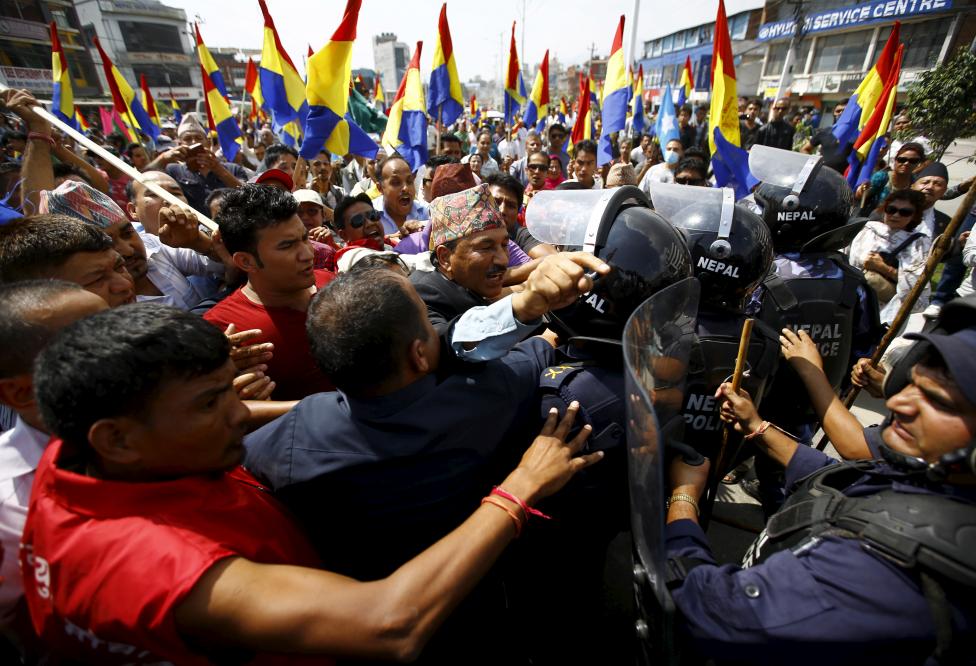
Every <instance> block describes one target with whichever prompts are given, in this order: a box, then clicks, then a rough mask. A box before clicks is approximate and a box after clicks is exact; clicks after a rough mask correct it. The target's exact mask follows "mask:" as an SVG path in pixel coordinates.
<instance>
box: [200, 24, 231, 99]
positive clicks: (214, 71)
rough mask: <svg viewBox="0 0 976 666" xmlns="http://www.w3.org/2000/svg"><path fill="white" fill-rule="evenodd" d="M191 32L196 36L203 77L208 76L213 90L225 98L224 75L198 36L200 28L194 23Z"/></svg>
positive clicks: (201, 38)
mask: <svg viewBox="0 0 976 666" xmlns="http://www.w3.org/2000/svg"><path fill="white" fill-rule="evenodd" d="M193 31H194V32H195V33H196V36H197V56H198V57H199V58H200V67H201V68H202V69H203V74H204V76H209V77H210V81H211V82H212V83H213V85H214V88H216V89H217V91H218V92H219V93H220V94H221V95H223V96H224V98H225V99H226V98H227V86H226V85H225V84H224V75H223V74H222V73H221V71H220V67H218V66H217V63H216V62H215V61H214V59H213V56H212V55H210V49H208V48H207V45H206V44H204V43H203V37H201V36H200V26H199V25H197V24H196V23H194V24H193Z"/></svg>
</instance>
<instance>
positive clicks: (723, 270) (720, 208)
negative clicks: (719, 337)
mask: <svg viewBox="0 0 976 666" xmlns="http://www.w3.org/2000/svg"><path fill="white" fill-rule="evenodd" d="M651 199H652V202H653V204H654V209H655V210H656V211H657V212H659V213H661V214H663V215H664V216H665V217H667V219H668V220H670V221H671V224H672V225H674V226H675V227H677V228H678V229H680V230H681V231H682V232H684V235H685V237H686V240H687V243H688V248H689V250H691V261H692V266H693V267H694V271H695V277H697V278H698V280H699V282H701V291H702V296H701V299H702V302H703V303H711V304H713V305H718V306H720V307H724V308H729V309H733V310H741V309H742V307H743V306H744V305H745V300H746V298H748V296H749V295H750V294H751V293H752V291H753V290H754V289H755V288H756V285H758V284H759V282H760V281H761V280H762V279H763V278H764V277H765V276H766V274H767V272H768V271H769V266H770V264H771V263H772V262H773V245H772V241H771V239H770V237H769V230H768V229H767V228H766V224H765V223H764V222H763V220H762V218H761V217H759V216H758V215H756V214H755V213H753V212H752V211H750V210H749V209H748V208H746V207H745V206H743V205H736V204H735V195H734V193H733V191H732V190H731V189H728V188H721V189H714V188H710V189H704V188H697V187H687V186H683V185H670V184H665V183H652V184H651Z"/></svg>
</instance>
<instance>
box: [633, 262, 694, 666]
mask: <svg viewBox="0 0 976 666" xmlns="http://www.w3.org/2000/svg"><path fill="white" fill-rule="evenodd" d="M699 293H700V286H699V283H698V281H697V280H696V279H694V278H688V279H685V280H682V281H681V282H678V283H676V284H674V285H672V286H670V287H668V288H666V289H663V290H661V291H659V292H658V293H656V294H655V295H654V296H652V297H650V298H649V299H647V300H646V301H644V303H643V304H642V305H641V306H640V307H639V308H637V310H635V311H634V313H633V315H631V317H630V319H629V320H628V321H627V325H626V327H625V328H624V334H623V352H624V363H625V367H626V369H625V375H626V377H625V380H626V382H625V387H626V388H625V390H626V398H627V424H628V427H627V449H628V456H627V468H628V477H629V483H630V502H631V529H632V533H633V539H634V558H635V567H634V588H635V594H636V602H637V608H638V613H639V618H638V620H637V626H636V630H637V635H638V637H639V639H640V640H641V648H642V650H641V652H642V653H643V658H644V663H649V664H669V663H675V662H676V659H677V655H676V648H675V645H674V638H673V636H674V632H673V617H674V605H673V603H672V601H671V597H670V594H669V593H668V590H667V588H666V586H665V573H666V560H665V550H664V519H665V507H664V504H665V498H666V492H667V490H666V489H667V485H666V474H667V470H666V468H665V460H669V459H670V456H668V455H667V449H668V447H669V446H670V445H671V444H672V443H675V442H680V441H681V438H682V432H683V426H684V419H683V417H682V414H681V409H682V406H683V403H684V386H685V381H686V378H687V375H688V364H689V359H690V356H691V353H692V349H693V348H694V346H695V343H696V338H695V317H696V314H697V311H698V299H699Z"/></svg>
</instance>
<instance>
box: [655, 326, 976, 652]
mask: <svg viewBox="0 0 976 666" xmlns="http://www.w3.org/2000/svg"><path fill="white" fill-rule="evenodd" d="M972 324H976V322H971V326H970V327H969V328H965V329H961V330H957V331H955V332H953V333H948V334H946V333H923V334H909V336H908V337H912V338H915V339H918V340H919V341H920V342H919V343H918V344H919V345H921V347H920V348H919V349H918V351H919V352H920V353H919V354H910V355H908V356H906V360H905V362H907V363H909V364H910V366H911V367H910V369H907V370H906V368H901V371H900V372H894V373H892V377H896V376H897V377H902V378H903V381H904V384H903V385H901V386H893V385H890V384H886V394H888V395H889V398H888V402H887V405H888V407H889V409H890V410H891V415H890V417H889V419H888V420H887V421H886V423H885V424H882V426H880V427H873V428H867V429H865V433H864V434H865V439H866V440H867V443H868V447H869V448H870V449H871V451H872V453H873V454H874V455H875V456H878V457H880V458H881V460H873V461H866V460H865V461H857V462H851V463H838V462H837V461H835V460H833V459H831V458H828V457H827V456H826V455H824V454H823V453H821V452H819V451H816V450H814V449H812V448H810V447H806V446H802V445H799V444H798V443H797V442H796V441H794V440H793V439H791V438H789V437H788V436H786V435H785V434H784V433H783V432H782V431H780V430H779V429H778V427H777V426H776V425H774V424H772V423H770V422H769V421H764V420H762V417H760V416H759V415H758V413H757V411H756V409H755V407H754V405H753V403H752V401H750V400H749V399H748V398H747V397H746V396H745V394H744V393H740V394H737V395H736V394H732V391H731V387H730V385H728V384H726V385H724V386H723V393H724V395H725V396H726V397H727V399H728V400H729V404H728V406H727V407H723V417H724V418H728V419H729V420H731V421H734V422H735V423H736V426H735V427H736V428H737V429H740V430H741V431H742V432H744V433H746V434H749V435H752V436H753V439H754V440H755V441H756V442H757V443H758V445H759V446H760V447H761V448H762V449H764V451H765V452H766V454H768V455H769V456H770V457H771V458H772V459H774V460H775V461H776V462H778V463H779V464H782V465H784V466H785V473H786V478H787V482H788V484H789V487H791V488H792V493H791V495H790V497H789V499H788V500H787V502H786V504H785V505H784V506H783V508H782V509H781V510H780V511H779V512H777V513H776V514H774V515H773V516H772V517H771V519H770V521H769V523H768V524H767V526H766V529H765V530H764V531H763V532H762V533H761V534H760V535H759V537H758V538H757V540H756V541H755V543H754V544H753V546H752V548H751V549H750V551H749V552H748V553H747V556H746V558H745V561H744V563H743V566H742V567H741V568H738V567H730V566H728V565H725V566H718V564H717V563H716V561H715V559H714V557H713V556H712V554H711V552H710V550H709V546H708V541H707V539H706V537H705V535H704V533H703V532H702V531H701V529H700V528H699V527H698V525H697V507H696V500H697V498H698V497H699V496H700V492H701V489H702V487H703V484H704V474H703V472H702V470H701V469H695V468H690V467H688V466H686V465H683V464H681V463H676V464H674V465H673V466H672V468H671V481H672V484H673V488H674V490H673V494H672V495H671V501H670V506H669V509H668V513H667V528H666V544H667V546H666V547H667V557H668V558H669V559H668V562H669V565H670V566H669V573H670V575H669V577H668V581H667V583H668V588H669V590H670V598H671V600H672V601H673V604H674V607H676V609H677V611H678V612H679V613H680V620H678V623H679V627H678V629H679V634H680V635H682V636H683V637H684V638H686V639H688V640H687V641H686V643H685V648H686V650H685V651H686V652H689V651H690V652H696V653H697V654H698V655H699V656H701V657H703V658H717V659H719V660H722V661H725V660H728V661H735V662H743V663H751V664H765V663H769V664H782V663H790V664H817V665H820V664H825V663H830V664H864V663H877V664H923V663H925V664H955V663H958V664H964V663H965V664H969V663H972V661H973V658H972V655H973V654H974V653H973V647H974V636H976V603H974V601H973V600H974V592H976V542H974V540H973V535H974V534H976V491H974V490H973V489H974V488H976V384H974V383H973V382H972V381H971V380H970V378H971V377H972V375H973V373H974V372H976V327H972ZM792 337H793V338H795V340H792V341H790V342H789V343H788V344H789V345H791V346H792V345H800V346H805V347H806V350H805V351H804V352H803V353H802V355H801V356H802V357H804V358H810V357H811V356H812V357H815V356H816V351H815V343H814V342H813V341H812V340H811V339H810V336H808V335H807V334H806V333H805V331H803V330H802V329H801V332H800V333H799V335H797V336H792ZM899 363H902V361H899Z"/></svg>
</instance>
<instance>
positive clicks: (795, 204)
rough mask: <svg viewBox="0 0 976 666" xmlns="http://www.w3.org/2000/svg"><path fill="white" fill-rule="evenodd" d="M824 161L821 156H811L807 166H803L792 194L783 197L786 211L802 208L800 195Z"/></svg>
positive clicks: (794, 183)
mask: <svg viewBox="0 0 976 666" xmlns="http://www.w3.org/2000/svg"><path fill="white" fill-rule="evenodd" d="M822 161H823V157H821V156H820V155H811V156H810V157H809V159H807V161H806V164H804V165H803V168H802V169H800V173H798V174H797V176H796V180H795V181H794V182H793V187H792V189H791V190H790V193H789V194H787V195H786V196H785V197H783V208H785V209H786V210H796V209H797V208H799V207H800V193H801V192H803V188H804V187H806V186H807V181H809V180H810V176H812V175H813V174H814V172H815V171H816V170H817V167H819V166H820V163H821V162H822Z"/></svg>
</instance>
